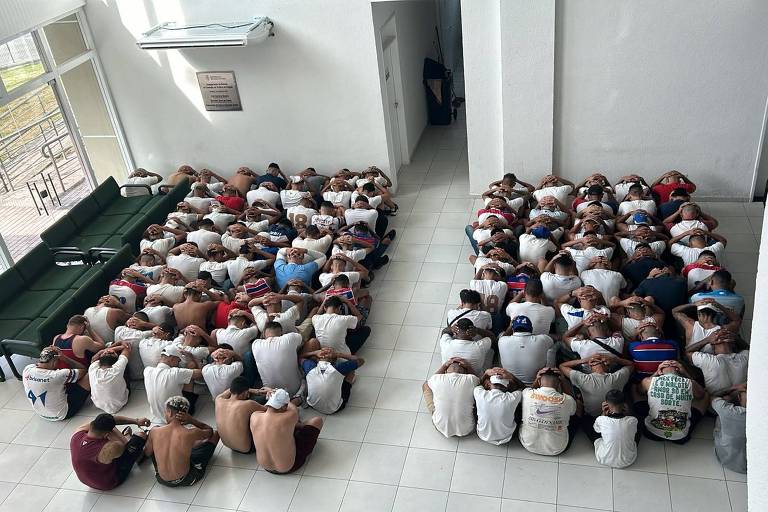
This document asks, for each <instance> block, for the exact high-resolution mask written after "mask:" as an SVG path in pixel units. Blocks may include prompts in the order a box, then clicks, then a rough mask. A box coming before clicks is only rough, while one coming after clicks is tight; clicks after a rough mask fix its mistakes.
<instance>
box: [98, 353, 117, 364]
mask: <svg viewBox="0 0 768 512" xmlns="http://www.w3.org/2000/svg"><path fill="white" fill-rule="evenodd" d="M118 359H119V356H118V355H117V354H116V353H115V352H112V351H111V350H108V351H106V352H104V353H103V354H102V355H101V357H100V358H99V366H100V367H102V368H111V367H112V365H114V364H115V363H116V362H117V360H118Z"/></svg>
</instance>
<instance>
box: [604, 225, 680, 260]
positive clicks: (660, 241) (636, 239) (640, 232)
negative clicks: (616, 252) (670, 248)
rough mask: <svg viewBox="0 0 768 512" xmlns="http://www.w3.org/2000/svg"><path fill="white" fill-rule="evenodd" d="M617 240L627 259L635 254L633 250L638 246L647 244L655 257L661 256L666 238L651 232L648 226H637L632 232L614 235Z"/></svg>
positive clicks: (665, 246) (665, 245) (663, 235)
mask: <svg viewBox="0 0 768 512" xmlns="http://www.w3.org/2000/svg"><path fill="white" fill-rule="evenodd" d="M615 236H616V238H618V239H619V246H620V247H621V250H622V251H624V254H626V255H627V258H631V257H632V255H633V254H635V249H637V246H638V245H640V244H648V246H649V247H650V248H651V250H652V251H653V252H654V254H655V255H656V256H661V255H662V254H663V253H664V251H665V250H666V248H667V236H666V235H665V234H663V233H657V232H656V231H653V230H652V229H651V228H650V227H649V226H644V225H639V226H638V227H637V229H635V230H634V231H630V232H628V233H624V232H620V233H616V234H615Z"/></svg>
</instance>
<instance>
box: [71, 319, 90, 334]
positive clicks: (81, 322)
mask: <svg viewBox="0 0 768 512" xmlns="http://www.w3.org/2000/svg"><path fill="white" fill-rule="evenodd" d="M87 325H88V319H87V318H86V317H85V316H84V315H75V316H72V317H70V318H69V320H68V321H67V330H68V331H72V332H75V333H78V332H79V333H80V335H81V336H82V335H83V334H84V333H85V330H86V327H87Z"/></svg>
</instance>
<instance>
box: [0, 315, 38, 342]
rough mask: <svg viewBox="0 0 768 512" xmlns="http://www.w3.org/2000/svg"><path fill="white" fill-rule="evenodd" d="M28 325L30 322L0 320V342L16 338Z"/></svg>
mask: <svg viewBox="0 0 768 512" xmlns="http://www.w3.org/2000/svg"><path fill="white" fill-rule="evenodd" d="M30 323H31V321H30V320H0V340H4V339H9V338H10V339H14V338H16V337H17V336H18V334H19V333H20V332H21V331H23V330H24V328H25V327H26V326H28V325H29V324H30Z"/></svg>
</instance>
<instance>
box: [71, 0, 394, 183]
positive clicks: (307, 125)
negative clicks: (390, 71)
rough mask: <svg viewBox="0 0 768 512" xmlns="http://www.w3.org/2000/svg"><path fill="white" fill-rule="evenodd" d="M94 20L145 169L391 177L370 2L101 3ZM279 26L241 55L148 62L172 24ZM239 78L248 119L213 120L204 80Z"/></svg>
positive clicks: (204, 54)
mask: <svg viewBox="0 0 768 512" xmlns="http://www.w3.org/2000/svg"><path fill="white" fill-rule="evenodd" d="M86 14H87V16H88V21H89V24H90V27H91V30H92V32H93V35H94V38H95V40H96V45H97V49H98V51H99V54H100V57H101V61H102V63H103V66H104V69H105V73H106V75H107V80H108V82H109V86H110V89H111V91H112V95H113V97H114V99H115V103H116V105H117V109H118V111H119V115H120V118H121V121H122V124H123V127H124V129H125V132H126V136H127V138H128V142H129V144H130V146H131V150H132V152H133V155H134V157H135V159H136V164H137V165H139V166H142V167H146V168H147V169H151V170H153V171H156V172H160V173H162V174H168V173H169V172H171V171H172V170H173V169H175V168H176V167H177V166H178V165H179V164H181V163H189V164H190V165H192V166H194V167H202V166H208V167H210V168H212V169H215V170H220V171H221V172H222V173H223V174H224V175H227V174H229V173H232V172H234V169H235V168H236V167H238V166H240V165H249V166H252V167H253V168H255V169H263V168H264V167H265V166H266V164H267V163H268V162H270V161H276V162H279V163H280V165H281V167H283V168H284V169H285V170H286V171H289V172H292V171H297V170H301V169H303V168H305V167H307V166H314V167H316V168H317V169H318V171H319V172H331V171H335V170H337V169H338V168H340V167H350V168H354V169H359V168H362V167H365V166H368V165H379V166H381V167H382V168H384V169H388V158H387V146H386V136H385V132H384V122H383V108H382V104H381V91H380V88H379V87H378V80H379V77H378V69H377V61H376V50H375V42H374V36H373V24H372V21H371V4H370V3H369V2H367V1H359V0H324V1H323V2H305V1H300V0H260V1H256V0H219V1H216V2H211V1H208V0H184V2H183V9H182V3H181V2H180V1H178V0H175V1H174V0H146V1H144V2H136V1H133V0H91V1H89V2H88V4H87V8H86ZM259 15H267V16H269V17H270V18H272V19H273V21H274V22H275V34H276V35H275V37H273V38H270V39H269V40H267V41H266V42H265V43H262V44H258V45H253V46H248V47H246V48H232V49H216V48H212V49H211V48H203V49H187V50H181V51H180V50H168V51H143V50H139V49H138V48H137V47H136V44H135V40H136V38H137V37H138V36H139V35H140V33H141V32H142V31H145V30H147V29H148V28H150V27H151V26H152V25H154V24H156V23H158V22H161V21H171V20H175V21H181V22H187V23H197V22H212V21H236V20H242V19H248V18H250V17H253V16H259ZM224 70H233V71H234V72H235V74H236V77H237V83H238V88H239V91H240V96H241V101H242V104H243V111H242V112H206V111H205V109H204V107H203V105H202V100H201V97H200V91H199V88H198V85H197V79H196V75H195V72H196V71H224Z"/></svg>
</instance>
